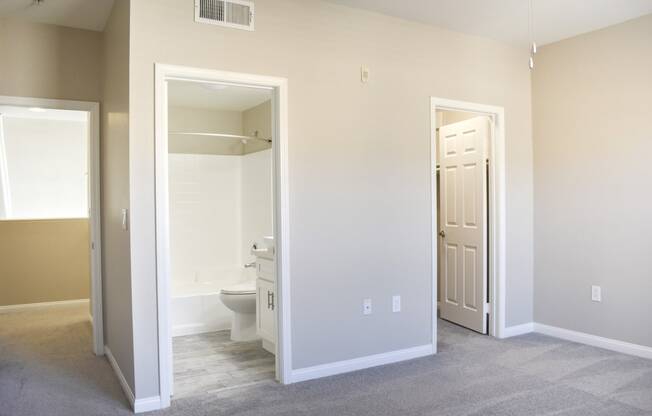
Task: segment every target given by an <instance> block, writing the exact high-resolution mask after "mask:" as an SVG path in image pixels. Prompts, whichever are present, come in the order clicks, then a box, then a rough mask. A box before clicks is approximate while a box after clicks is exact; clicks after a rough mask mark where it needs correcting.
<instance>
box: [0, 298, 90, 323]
mask: <svg viewBox="0 0 652 416" xmlns="http://www.w3.org/2000/svg"><path fill="white" fill-rule="evenodd" d="M89 302H90V300H89V299H72V300H59V301H56V302H38V303H23V304H19V305H5V306H0V313H11V312H20V311H24V310H30V309H43V308H55V307H60V306H71V305H82V304H86V305H88V303H89ZM91 322H92V320H91Z"/></svg>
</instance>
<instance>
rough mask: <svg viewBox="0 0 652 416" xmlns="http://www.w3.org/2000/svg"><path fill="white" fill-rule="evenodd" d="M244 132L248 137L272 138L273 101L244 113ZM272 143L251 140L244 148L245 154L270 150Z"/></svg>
mask: <svg viewBox="0 0 652 416" xmlns="http://www.w3.org/2000/svg"><path fill="white" fill-rule="evenodd" d="M242 132H243V134H245V135H247V136H254V135H255V134H256V132H258V137H262V138H266V139H267V138H271V137H272V100H268V101H265V102H264V103H262V104H259V105H257V106H255V107H252V108H250V109H248V110H245V111H243V112H242ZM270 147H271V144H270V143H265V142H263V141H256V140H251V141H249V142H247V144H246V145H245V147H244V153H252V152H257V151H259V150H264V149H269V148H270Z"/></svg>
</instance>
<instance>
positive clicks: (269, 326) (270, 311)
mask: <svg viewBox="0 0 652 416" xmlns="http://www.w3.org/2000/svg"><path fill="white" fill-rule="evenodd" d="M275 274H276V273H275V267H274V260H272V259H268V258H263V257H260V256H259V257H257V258H256V277H257V278H256V331H257V333H258V335H259V336H260V337H261V338H262V339H263V348H265V349H266V350H267V351H269V352H271V353H272V354H274V353H275V349H274V346H275V344H276V304H277V299H276V283H275V281H276V279H275Z"/></svg>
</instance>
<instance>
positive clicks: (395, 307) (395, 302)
mask: <svg viewBox="0 0 652 416" xmlns="http://www.w3.org/2000/svg"><path fill="white" fill-rule="evenodd" d="M392 312H401V296H400V295H395V296H392Z"/></svg>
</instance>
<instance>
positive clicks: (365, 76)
mask: <svg viewBox="0 0 652 416" xmlns="http://www.w3.org/2000/svg"><path fill="white" fill-rule="evenodd" d="M360 82H362V83H363V84H366V83H367V82H369V68H367V67H366V66H364V65H362V66H361V67H360Z"/></svg>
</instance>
